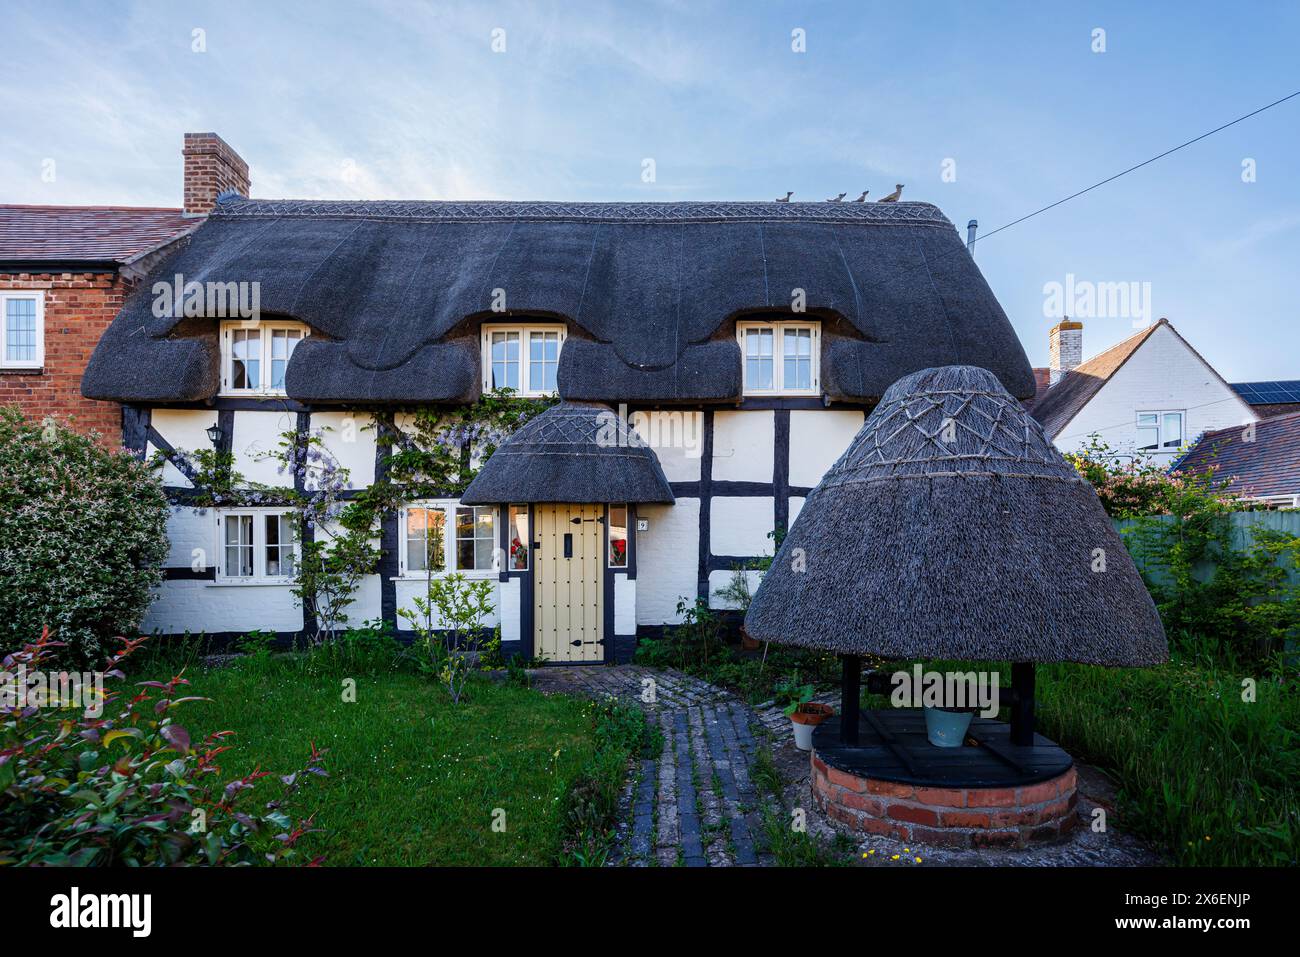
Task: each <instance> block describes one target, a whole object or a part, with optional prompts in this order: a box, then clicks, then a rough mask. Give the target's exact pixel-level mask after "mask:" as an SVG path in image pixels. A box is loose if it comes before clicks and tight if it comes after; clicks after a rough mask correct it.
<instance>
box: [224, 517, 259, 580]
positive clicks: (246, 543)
mask: <svg viewBox="0 0 1300 957" xmlns="http://www.w3.org/2000/svg"><path fill="white" fill-rule="evenodd" d="M226 574H227V575H228V576H230V577H232V578H251V577H252V575H253V516H251V515H227V516H226Z"/></svg>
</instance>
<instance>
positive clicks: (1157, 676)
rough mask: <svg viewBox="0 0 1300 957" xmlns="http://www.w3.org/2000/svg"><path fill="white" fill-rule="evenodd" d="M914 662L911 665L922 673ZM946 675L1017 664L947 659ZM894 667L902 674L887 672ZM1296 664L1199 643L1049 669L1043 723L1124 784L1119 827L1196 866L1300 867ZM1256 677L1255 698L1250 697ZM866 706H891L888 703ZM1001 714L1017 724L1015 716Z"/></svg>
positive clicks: (932, 665) (1040, 685)
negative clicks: (1242, 656)
mask: <svg viewBox="0 0 1300 957" xmlns="http://www.w3.org/2000/svg"><path fill="white" fill-rule="evenodd" d="M911 666H912V665H911V663H910V662H909V663H907V664H905V665H901V666H899V667H900V668H902V669H905V670H906V669H910V668H911ZM925 667H926V668H927V669H929V670H934V671H963V672H965V671H997V672H998V673H999V675H1000V677H999V681H1000V682H1001V684H1002V687H1004V688H1006V687H1009V686H1010V683H1011V675H1010V669H1009V667H1008V666H1006V665H1005V664H1002V663H990V662H939V661H932V662H928V663H926V664H925ZM886 670H893V666H892V665H891V666H887V669H886ZM1296 677H1297V676H1296V671H1295V667H1294V665H1288V664H1286V663H1285V662H1281V661H1279V662H1277V663H1275V664H1274V665H1272V666H1271V669H1270V670H1269V671H1267V672H1266V671H1265V669H1264V668H1262V667H1253V668H1252V667H1250V666H1246V665H1242V664H1236V663H1232V662H1229V661H1227V660H1225V658H1224V657H1223V655H1222V653H1221V652H1220V653H1217V654H1206V653H1204V652H1203V651H1200V650H1198V649H1197V648H1196V646H1195V643H1186V644H1185V645H1184V648H1183V649H1180V648H1178V647H1175V648H1174V649H1173V650H1172V651H1171V657H1170V661H1169V663H1168V664H1165V665H1160V666H1158V667H1154V668H1101V667H1094V666H1088V665H1076V664H1045V665H1039V666H1038V669H1037V686H1036V689H1035V691H1036V698H1037V708H1036V715H1035V723H1036V726H1037V730H1038V731H1039V732H1040V733H1042V734H1044V735H1046V736H1047V737H1049V738H1051V739H1053V740H1054V741H1056V742H1057V743H1058V744H1060V745H1061V747H1063V748H1065V750H1066V751H1068V752H1070V754H1071V755H1073V756H1074V757H1076V758H1079V759H1081V760H1084V761H1086V762H1088V763H1089V764H1092V765H1095V766H1096V767H1099V768H1100V769H1101V770H1103V771H1105V772H1106V773H1107V774H1108V775H1110V776H1111V778H1112V779H1113V780H1114V781H1115V783H1116V784H1117V786H1118V802H1119V809H1118V810H1119V813H1118V814H1117V815H1116V816H1115V818H1114V819H1113V820H1111V821H1110V822H1108V823H1109V825H1110V826H1112V827H1116V828H1120V829H1124V830H1128V831H1130V832H1133V833H1137V834H1140V835H1141V836H1142V837H1144V838H1146V839H1147V840H1149V841H1151V842H1152V843H1153V844H1154V845H1155V846H1156V847H1157V848H1159V849H1160V850H1161V851H1163V852H1164V853H1165V854H1167V855H1168V857H1169V859H1170V860H1171V862H1173V863H1175V864H1179V865H1185V866H1195V865H1212V866H1220V867H1234V866H1260V865H1295V864H1296V863H1297V859H1300V686H1298V685H1297V682H1296ZM1245 679H1252V680H1253V681H1254V700H1253V701H1248V700H1243V696H1242V693H1243V690H1244V689H1243V685H1242V682H1243V680H1245ZM863 706H864V707H871V708H887V707H889V706H890V705H889V701H888V699H887V698H885V697H883V696H879V695H865V696H864V699H863ZM1001 717H1002V718H1003V720H1009V718H1010V715H1009V712H1008V711H1007V710H1006V709H1003V711H1002V714H1001Z"/></svg>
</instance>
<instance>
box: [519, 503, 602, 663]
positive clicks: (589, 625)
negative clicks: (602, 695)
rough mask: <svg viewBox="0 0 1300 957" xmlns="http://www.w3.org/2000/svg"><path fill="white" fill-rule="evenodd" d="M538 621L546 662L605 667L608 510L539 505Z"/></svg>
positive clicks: (538, 642)
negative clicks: (594, 663)
mask: <svg viewBox="0 0 1300 957" xmlns="http://www.w3.org/2000/svg"><path fill="white" fill-rule="evenodd" d="M533 517H534V521H535V523H536V527H537V529H536V532H535V533H534V535H533V541H534V542H535V543H536V548H535V549H534V555H533V560H534V561H533V574H534V576H535V578H534V581H533V621H534V622H535V625H534V627H535V628H536V654H537V655H538V656H539V657H541V658H545V659H546V660H547V661H603V660H604V659H605V645H604V644H603V642H602V638H603V637H604V621H605V616H604V611H605V608H604V584H605V583H604V575H603V572H604V564H605V563H604V560H603V559H604V555H603V554H602V551H603V550H604V541H605V537H604V534H603V533H604V529H605V506H603V505H534V506H533Z"/></svg>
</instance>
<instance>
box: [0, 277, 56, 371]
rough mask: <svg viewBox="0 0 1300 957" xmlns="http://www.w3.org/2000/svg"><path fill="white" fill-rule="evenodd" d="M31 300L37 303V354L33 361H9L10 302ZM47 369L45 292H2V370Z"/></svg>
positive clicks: (26, 290)
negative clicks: (13, 300)
mask: <svg viewBox="0 0 1300 957" xmlns="http://www.w3.org/2000/svg"><path fill="white" fill-rule="evenodd" d="M12 299H31V300H33V301H34V302H35V303H36V352H35V356H34V358H32V359H9V358H8V355H7V353H8V351H9V301H10V300H12ZM44 368H45V291H44V290H42V289H6V290H4V291H3V292H0V370H3V371H5V372H9V371H13V370H18V369H44Z"/></svg>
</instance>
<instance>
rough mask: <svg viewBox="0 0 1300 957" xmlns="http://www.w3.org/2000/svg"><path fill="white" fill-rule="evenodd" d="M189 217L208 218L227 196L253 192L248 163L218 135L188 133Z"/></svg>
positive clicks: (187, 191) (187, 195) (186, 155)
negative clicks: (219, 197) (220, 200)
mask: <svg viewBox="0 0 1300 957" xmlns="http://www.w3.org/2000/svg"><path fill="white" fill-rule="evenodd" d="M181 155H182V156H184V157H185V214H186V215H187V216H206V215H207V214H208V213H210V212H212V210H213V208H214V207H215V206H216V205H217V197H218V196H220V195H222V194H223V193H237V194H238V195H240V196H247V195H248V193H249V180H248V164H247V163H246V162H244V159H243V157H242V156H240V155H239V154H238V153H236V152H235V151H234V149H233V148H231V146H230V144H229V143H227V142H226V141H225V140H223V139H222V138H221V137H220V136H218V135H217V134H216V133H186V134H185V146H184V148H183V149H182V150H181Z"/></svg>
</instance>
